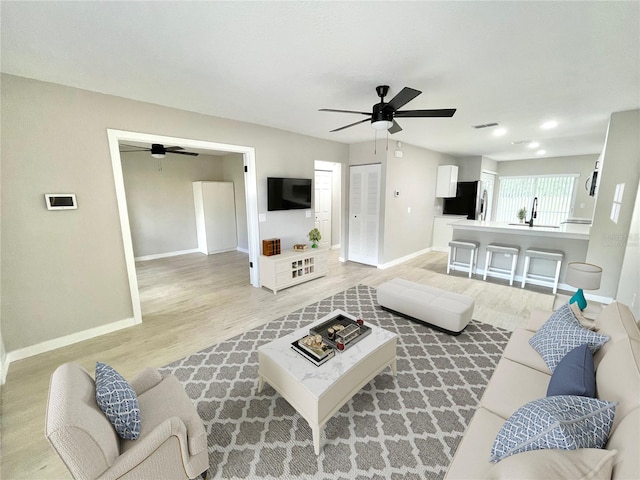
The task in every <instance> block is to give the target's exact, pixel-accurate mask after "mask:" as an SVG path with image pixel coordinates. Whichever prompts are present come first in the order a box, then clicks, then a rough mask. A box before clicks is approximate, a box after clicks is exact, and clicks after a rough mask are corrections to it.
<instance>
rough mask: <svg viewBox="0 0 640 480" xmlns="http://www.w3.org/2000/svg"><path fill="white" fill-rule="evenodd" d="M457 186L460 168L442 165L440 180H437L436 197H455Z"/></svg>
mask: <svg viewBox="0 0 640 480" xmlns="http://www.w3.org/2000/svg"><path fill="white" fill-rule="evenodd" d="M457 184H458V166H457V165H440V166H439V167H438V178H437V180H436V197H439V198H446V197H455V196H456V186H457Z"/></svg>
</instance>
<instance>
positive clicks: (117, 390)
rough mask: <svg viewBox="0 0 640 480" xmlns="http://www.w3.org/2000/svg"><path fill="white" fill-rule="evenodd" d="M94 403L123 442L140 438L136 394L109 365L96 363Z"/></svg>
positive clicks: (138, 409)
mask: <svg viewBox="0 0 640 480" xmlns="http://www.w3.org/2000/svg"><path fill="white" fill-rule="evenodd" d="M95 381H96V403H97V404H98V406H99V407H100V410H102V411H103V412H104V414H105V415H106V416H107V418H108V419H109V421H110V422H111V423H112V424H113V426H114V428H115V429H116V432H118V435H120V437H122V438H124V439H125V440H135V439H137V438H138V437H139V436H140V406H139V405H138V397H137V396H136V392H134V391H133V388H131V386H130V385H129V383H128V382H127V381H126V380H125V379H124V377H123V376H122V375H120V374H119V373H118V372H116V371H115V369H113V368H112V367H110V366H109V365H105V364H104V363H101V362H96V379H95Z"/></svg>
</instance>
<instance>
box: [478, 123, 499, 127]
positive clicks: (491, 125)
mask: <svg viewBox="0 0 640 480" xmlns="http://www.w3.org/2000/svg"><path fill="white" fill-rule="evenodd" d="M498 125H500V124H499V123H498V122H492V123H485V124H482V125H474V126H473V128H487V127H497V126H498Z"/></svg>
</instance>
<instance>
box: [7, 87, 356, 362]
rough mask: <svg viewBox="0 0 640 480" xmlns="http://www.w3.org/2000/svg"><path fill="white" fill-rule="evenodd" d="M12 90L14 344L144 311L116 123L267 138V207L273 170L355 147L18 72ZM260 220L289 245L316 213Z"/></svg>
mask: <svg viewBox="0 0 640 480" xmlns="http://www.w3.org/2000/svg"><path fill="white" fill-rule="evenodd" d="M1 90H2V112H1V119H0V120H1V122H2V179H1V182H2V184H1V185H2V186H1V188H2V211H1V217H2V245H1V249H2V250H1V252H0V254H1V255H2V265H1V275H2V285H1V288H2V291H1V295H2V307H1V308H2V310H1V313H0V314H1V317H2V339H3V340H4V343H5V346H6V349H7V351H8V352H9V354H11V353H12V352H13V351H16V350H20V349H26V348H27V347H30V346H34V345H42V344H45V342H48V341H50V340H52V339H57V338H60V337H66V336H69V335H76V334H81V333H82V332H94V331H96V329H98V330H99V331H102V329H104V328H107V327H108V326H111V325H121V322H124V323H125V324H127V322H129V321H130V320H131V319H132V317H133V308H132V305H131V296H130V291H129V285H128V276H127V270H126V264H125V259H124V253H123V251H124V250H123V244H122V234H121V231H120V220H119V215H118V205H117V201H116V194H115V186H114V178H113V171H112V167H111V158H110V154H109V147H108V138H107V128H112V129H118V130H126V131H133V132H141V133H150V134H156V135H165V136H172V137H178V138H186V139H196V140H203V141H211V142H216V143H226V144H232V145H243V146H248V147H253V148H255V151H256V175H257V189H258V210H259V212H260V213H263V212H264V213H266V210H267V208H266V200H267V192H266V177H267V176H284V173H287V174H290V175H291V176H296V177H297V176H300V177H307V178H312V177H313V171H314V159H316V158H323V159H325V160H327V161H332V162H341V163H344V164H346V163H347V161H348V147H347V146H346V145H343V144H340V143H337V142H331V141H326V140H320V139H316V138H313V137H308V136H304V135H299V134H294V133H291V132H286V131H283V130H278V129H274V128H267V127H263V126H259V125H253V124H248V123H243V122H238V121H233V120H227V119H222V118H217V117H212V116H208V115H202V114H197V113H193V112H186V111H182V110H177V109H173V108H168V107H162V106H159V105H153V104H148V103H144V102H138V101H133V100H129V99H125V98H120V97H114V96H109V95H103V94H99V93H94V92H88V91H85V90H80V89H76V88H72V87H66V86H61V85H56V84H52V83H46V82H40V81H36V80H31V79H26V78H21V77H16V76H13V75H2V82H1ZM48 192H53V193H55V192H65V193H67V192H72V193H76V195H77V199H78V206H79V208H78V209H77V210H68V211H48V210H47V209H46V208H45V205H44V197H43V194H44V193H48ZM269 213H271V212H269ZM259 228H260V237H261V238H269V237H275V236H277V237H280V238H282V239H283V247H284V248H286V247H287V243H289V244H293V243H297V242H298V241H300V239H303V238H305V236H306V234H307V232H308V231H309V230H311V228H313V218H308V219H307V218H305V215H304V212H300V211H296V212H278V215H271V214H268V215H267V221H266V222H265V223H260V225H259ZM143 320H144V319H143ZM80 336H81V335H80ZM73 338H77V335H76V336H75V337H73Z"/></svg>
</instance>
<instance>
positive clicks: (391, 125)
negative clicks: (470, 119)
mask: <svg viewBox="0 0 640 480" xmlns="http://www.w3.org/2000/svg"><path fill="white" fill-rule="evenodd" d="M376 93H377V94H378V97H380V103H376V104H375V105H374V106H373V108H372V110H371V113H368V112H358V111H354V110H336V109H332V108H321V109H320V110H319V111H321V112H337V113H356V114H358V115H368V116H369V118H365V119H364V120H359V121H357V122H354V123H350V124H349V125H345V126H343V127H339V128H336V129H334V130H331V131H332V132H338V131H340V130H344V129H345V128H349V127H353V126H355V125H359V124H361V123H365V122H371V126H372V127H373V128H374V129H375V130H387V131H388V132H389V133H390V134H393V133H397V132H400V131H401V130H402V127H400V125H398V122H396V121H395V117H407V118H410V117H413V118H429V117H430V118H434V117H453V115H454V114H455V113H456V109H455V108H445V109H438V110H399V109H400V108H402V107H403V106H404V105H406V104H407V103H409V102H410V101H411V100H413V99H414V98H416V97H417V96H418V95H420V94H421V93H422V92H421V91H420V90H416V89H414V88H409V87H404V88H403V89H402V90H400V92H399V93H398V94H397V95H396V96H395V97H393V98H392V99H391V100H390V101H389V102H387V103H385V101H384V97H386V96H387V93H389V86H388V85H379V86H377V87H376Z"/></svg>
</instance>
